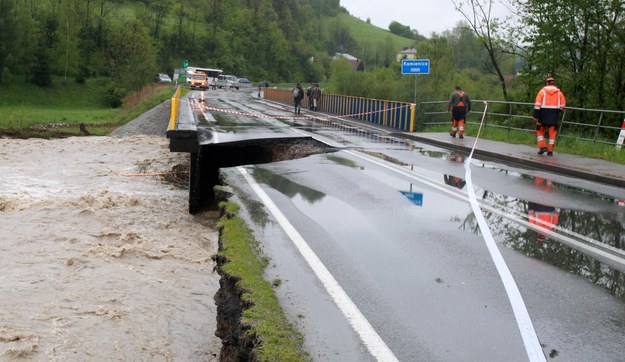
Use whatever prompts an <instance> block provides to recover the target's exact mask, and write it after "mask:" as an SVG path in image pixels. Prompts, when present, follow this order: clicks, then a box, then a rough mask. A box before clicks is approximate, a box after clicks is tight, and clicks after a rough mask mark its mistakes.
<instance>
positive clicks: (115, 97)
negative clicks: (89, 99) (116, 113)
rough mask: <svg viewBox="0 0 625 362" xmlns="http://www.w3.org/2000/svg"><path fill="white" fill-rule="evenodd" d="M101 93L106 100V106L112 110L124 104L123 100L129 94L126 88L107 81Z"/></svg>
mask: <svg viewBox="0 0 625 362" xmlns="http://www.w3.org/2000/svg"><path fill="white" fill-rule="evenodd" d="M100 93H101V94H102V98H103V100H104V105H105V106H106V107H110V108H119V107H121V105H122V103H123V101H122V100H123V99H124V97H125V96H126V94H128V92H127V91H126V89H125V88H123V87H121V86H120V85H119V84H117V83H115V82H114V81H112V80H109V81H107V82H106V83H104V84H103V85H102V87H101V88H100Z"/></svg>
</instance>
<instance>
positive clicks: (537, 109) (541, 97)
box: [534, 77, 566, 156]
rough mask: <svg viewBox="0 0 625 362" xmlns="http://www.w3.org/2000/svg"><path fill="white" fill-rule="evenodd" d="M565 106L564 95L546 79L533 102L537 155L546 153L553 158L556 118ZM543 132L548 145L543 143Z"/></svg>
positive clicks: (556, 129) (553, 80) (556, 128)
mask: <svg viewBox="0 0 625 362" xmlns="http://www.w3.org/2000/svg"><path fill="white" fill-rule="evenodd" d="M565 106H566V98H565V97H564V93H562V91H561V90H560V89H558V87H556V81H555V79H553V78H552V77H549V78H547V80H546V85H545V86H544V87H543V88H542V89H541V90H540V91H538V94H537V95H536V101H535V102H534V121H536V143H537V144H538V154H539V155H542V154H544V153H545V152H547V156H553V149H554V147H555V145H556V136H557V134H558V118H559V116H560V112H562V111H563V110H564V108H565ZM545 131H546V132H548V137H549V143H547V142H546V141H545Z"/></svg>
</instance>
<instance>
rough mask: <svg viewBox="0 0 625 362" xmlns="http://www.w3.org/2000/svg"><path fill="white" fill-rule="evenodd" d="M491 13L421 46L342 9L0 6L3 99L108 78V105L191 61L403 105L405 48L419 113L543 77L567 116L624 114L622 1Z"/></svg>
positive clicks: (469, 9) (273, 1) (301, 1)
mask: <svg viewBox="0 0 625 362" xmlns="http://www.w3.org/2000/svg"><path fill="white" fill-rule="evenodd" d="M494 1H495V0H476V1H472V2H470V3H463V2H460V4H461V6H464V7H463V8H462V11H464V13H465V14H466V19H467V21H466V22H464V23H460V24H458V26H457V27H456V28H454V29H453V30H451V31H445V32H444V33H442V34H432V35H431V37H430V38H428V39H426V38H424V37H423V36H421V35H419V34H418V32H417V31H416V30H414V29H411V28H410V27H409V26H407V25H402V24H399V23H396V22H393V23H391V24H390V26H389V29H390V30H391V31H392V32H389V31H386V30H384V29H379V28H377V27H375V26H373V25H371V24H368V23H366V22H365V21H362V20H359V19H356V18H353V17H351V16H350V15H349V14H348V12H347V11H346V10H345V9H344V8H342V7H341V5H340V0H228V1H225V0H46V1H43V0H0V87H7V86H10V85H11V84H15V82H32V83H34V84H37V85H39V86H42V87H46V86H49V85H50V84H51V83H52V79H57V78H54V77H61V79H63V80H65V81H66V82H67V81H78V82H79V83H80V82H83V81H84V80H85V79H87V78H92V77H99V78H103V79H108V80H110V81H109V82H108V84H106V86H104V87H103V89H104V91H105V92H106V94H107V97H105V99H108V100H110V105H113V106H114V105H119V100H120V99H121V98H122V97H123V96H124V95H125V94H127V93H128V92H129V91H132V90H135V89H138V88H140V87H141V86H143V85H144V84H146V83H148V82H150V81H152V79H153V76H154V74H155V73H157V72H163V73H168V74H172V73H173V71H174V69H175V68H179V67H180V66H181V62H182V60H183V59H188V60H189V64H190V65H196V66H207V67H218V68H221V69H224V71H225V72H226V73H232V74H236V75H238V76H245V77H247V78H250V79H251V80H252V81H260V80H268V81H270V82H272V83H275V82H295V81H302V82H311V81H321V82H323V83H324V89H326V90H329V91H335V92H341V93H345V94H352V95H361V96H368V97H375V98H384V99H395V100H401V101H412V100H413V99H414V97H415V94H414V89H415V78H414V77H412V76H401V74H400V65H399V62H397V61H396V58H395V55H396V52H397V51H399V50H401V49H402V48H404V47H410V46H416V48H417V57H418V58H426V59H430V60H431V64H432V67H431V73H430V74H429V75H427V76H419V77H418V79H417V87H416V88H417V90H418V91H417V96H416V98H417V100H418V101H419V100H432V99H444V98H445V97H446V96H447V95H448V94H449V92H450V90H451V89H452V87H453V86H454V85H456V84H460V85H462V86H463V88H465V89H466V90H467V91H468V92H469V94H471V95H472V96H473V97H474V98H482V99H505V100H516V101H532V98H533V96H534V94H535V92H536V90H537V87H539V86H540V85H541V84H542V83H544V79H545V77H546V76H547V75H551V76H555V77H556V78H557V79H558V84H559V85H560V86H561V88H562V89H564V90H565V91H566V93H567V98H568V99H569V104H571V105H576V106H580V107H588V108H605V109H622V108H623V107H625V65H624V64H625V63H623V62H622V61H620V58H621V53H622V49H623V45H624V39H625V36H624V33H623V29H625V27H624V26H623V24H624V23H625V16H624V14H625V1H623V0H605V1H603V2H600V5H601V6H599V5H597V6H595V5H593V3H591V2H589V1H581V2H580V1H577V0H558V1H556V2H550V3H549V4H550V5H549V6H548V7H545V9H542V8H541V6H538V5H540V4H538V1H535V0H511V1H510V7H511V9H513V10H514V13H515V16H516V19H517V22H516V23H514V24H513V23H510V22H508V21H507V20H506V19H496V18H491V17H490V12H484V11H481V9H482V10H483V9H489V7H490V6H492V5H493V2H494ZM541 4H542V3H541ZM534 5H536V6H534ZM556 20H557V21H556ZM415 25H418V24H415ZM335 53H349V54H351V55H354V56H356V57H358V58H359V59H361V60H363V61H364V64H365V71H364V72H354V71H352V70H351V69H349V67H346V66H345V64H336V63H337V62H336V61H333V56H334V54H335Z"/></svg>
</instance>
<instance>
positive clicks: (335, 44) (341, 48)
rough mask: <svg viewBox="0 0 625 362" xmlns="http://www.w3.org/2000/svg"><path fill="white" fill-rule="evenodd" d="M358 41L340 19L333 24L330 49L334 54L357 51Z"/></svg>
mask: <svg viewBox="0 0 625 362" xmlns="http://www.w3.org/2000/svg"><path fill="white" fill-rule="evenodd" d="M356 46H357V44H356V40H355V39H354V38H353V37H352V34H351V33H350V32H349V28H348V27H347V26H346V25H345V24H343V23H342V22H341V20H340V19H338V18H337V20H336V21H335V22H334V23H332V27H331V28H330V49H331V51H332V52H333V53H349V52H351V51H353V50H355V49H356Z"/></svg>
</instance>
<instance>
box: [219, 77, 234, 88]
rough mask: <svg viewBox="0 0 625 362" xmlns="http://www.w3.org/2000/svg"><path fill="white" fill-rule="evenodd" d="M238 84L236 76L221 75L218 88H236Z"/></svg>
mask: <svg viewBox="0 0 625 362" xmlns="http://www.w3.org/2000/svg"><path fill="white" fill-rule="evenodd" d="M236 82H237V77H236V76H234V75H229V74H220V75H219V77H217V88H226V89H230V88H234V85H235V83H236Z"/></svg>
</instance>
